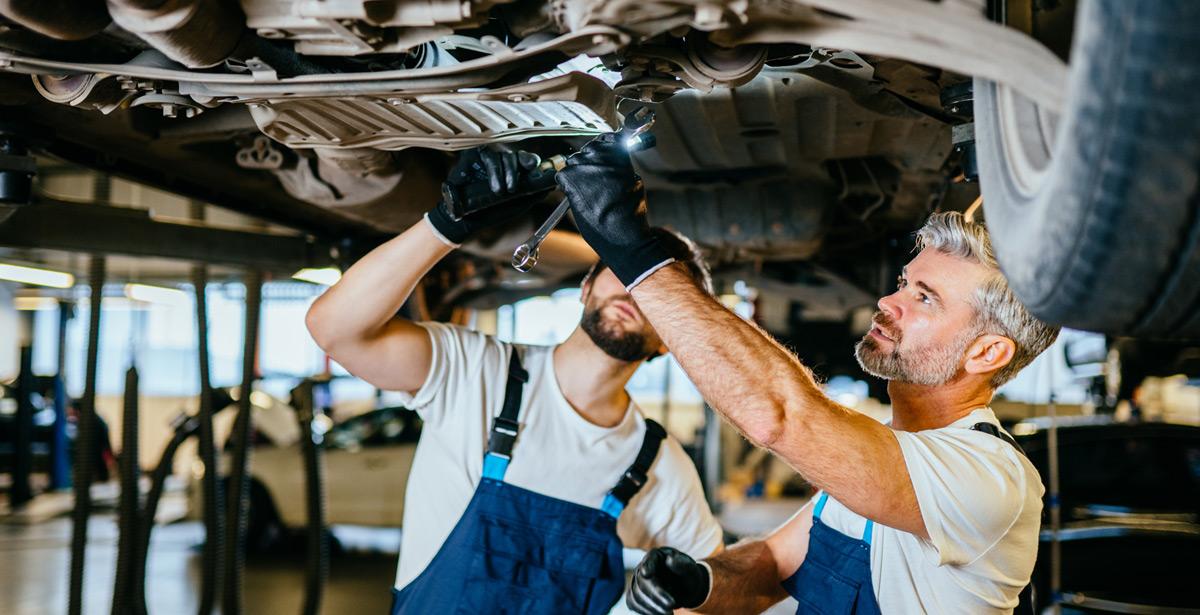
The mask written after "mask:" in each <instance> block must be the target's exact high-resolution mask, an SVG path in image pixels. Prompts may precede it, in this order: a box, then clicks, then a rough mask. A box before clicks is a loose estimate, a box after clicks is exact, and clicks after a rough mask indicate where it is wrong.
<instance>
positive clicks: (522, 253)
mask: <svg viewBox="0 0 1200 615" xmlns="http://www.w3.org/2000/svg"><path fill="white" fill-rule="evenodd" d="M537 262H538V249H537V248H536V247H532V248H531V247H529V244H527V243H523V244H521V245H519V246H517V249H516V250H513V256H512V266H513V269H516V270H517V271H520V272H521V273H529V271H530V270H531V269H533V268H534V266H536V265H537Z"/></svg>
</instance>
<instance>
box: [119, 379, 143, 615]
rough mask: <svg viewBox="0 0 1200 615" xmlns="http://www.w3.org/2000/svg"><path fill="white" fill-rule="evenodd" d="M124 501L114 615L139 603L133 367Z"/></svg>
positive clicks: (125, 419)
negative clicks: (136, 588) (137, 590)
mask: <svg viewBox="0 0 1200 615" xmlns="http://www.w3.org/2000/svg"><path fill="white" fill-rule="evenodd" d="M120 471H121V500H120V506H119V508H118V512H119V515H120V516H119V517H118V525H119V527H120V531H121V533H120V536H119V538H118V541H117V575H116V579H115V581H114V582H113V601H112V612H113V615H128V614H129V613H132V612H133V608H134V607H133V605H134V604H136V601H137V600H138V595H137V594H136V592H135V587H137V584H136V582H135V580H134V575H136V574H138V573H139V572H142V573H143V574H144V571H140V570H138V569H137V563H138V561H139V556H138V551H139V548H138V547H139V542H140V541H139V537H140V536H141V531H140V529H139V518H140V511H139V499H140V496H141V492H140V490H139V487H138V482H139V479H140V477H141V469H140V468H139V467H138V372H137V368H136V367H133V366H130V368H129V370H128V371H126V372H125V407H124V412H123V414H122V416H121V458H120Z"/></svg>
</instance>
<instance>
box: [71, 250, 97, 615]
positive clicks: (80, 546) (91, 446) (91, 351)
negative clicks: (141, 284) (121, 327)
mask: <svg viewBox="0 0 1200 615" xmlns="http://www.w3.org/2000/svg"><path fill="white" fill-rule="evenodd" d="M104 275H105V268H104V257H103V256H101V255H98V254H93V255H92V260H91V265H90V267H89V269H88V284H90V285H91V287H92V298H91V304H90V305H89V306H88V307H89V311H90V315H89V319H88V345H87V371H86V375H85V377H84V386H83V400H82V403H81V404H80V406H79V418H78V429H76V431H75V468H74V471H73V472H72V474H73V475H74V476H73V477H72V480H73V481H74V487H75V489H74V490H75V507H74V509H72V510H71V581H70V586H69V589H68V595H67V613H68V614H69V615H80V614H81V613H82V611H83V560H84V551H85V550H86V549H87V530H88V526H87V524H88V518H89V517H91V514H92V494H91V487H92V470H93V468H92V463H93V461H94V456H95V454H96V439H95V438H96V367H97V359H98V357H99V351H100V304H101V302H102V301H103V298H104Z"/></svg>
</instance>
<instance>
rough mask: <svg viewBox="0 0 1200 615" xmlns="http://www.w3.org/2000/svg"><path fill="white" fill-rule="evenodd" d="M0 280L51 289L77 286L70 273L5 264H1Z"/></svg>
mask: <svg viewBox="0 0 1200 615" xmlns="http://www.w3.org/2000/svg"><path fill="white" fill-rule="evenodd" d="M0 280H8V281H10V282H21V283H22V284H33V285H35V286H49V287H51V288H71V287H72V286H74V285H75V276H73V275H71V274H69V273H63V272H61V271H51V270H50V269H38V268H35V267H22V266H20V265H9V264H5V263H0Z"/></svg>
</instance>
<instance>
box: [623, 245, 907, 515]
mask: <svg viewBox="0 0 1200 615" xmlns="http://www.w3.org/2000/svg"><path fill="white" fill-rule="evenodd" d="M633 298H634V300H635V301H637V304H638V307H639V308H640V309H641V311H642V313H643V314H645V315H646V318H648V319H649V320H650V323H651V324H652V325H654V329H655V331H657V332H658V334H659V335H660V336H661V337H662V338H663V341H664V342H666V345H667V348H669V349H670V350H671V353H672V354H674V355H675V358H676V359H678V361H679V364H680V365H682V366H683V369H684V371H686V372H687V374H688V376H689V377H690V378H691V379H692V382H693V383H695V385H696V387H697V388H698V389H700V392H701V393H702V394H703V395H704V399H706V400H707V401H708V402H709V403H710V404H712V406H713V408H714V409H715V410H716V411H717V412H719V413H720V414H721V415H723V416H724V417H725V418H726V419H728V420H729V422H731V423H733V425H734V426H735V427H737V428H738V429H739V430H741V431H742V433H744V434H745V435H746V437H748V438H749V439H750V440H751V441H752V442H754V443H755V444H757V445H759V446H762V447H764V448H767V449H769V450H770V451H771V452H773V453H775V454H776V455H778V456H779V457H780V458H782V459H783V460H784V461H786V462H788V464H790V465H791V466H792V467H793V468H795V469H796V470H798V471H799V472H800V474H801V475H803V476H804V477H805V478H806V479H808V481H809V482H811V483H812V484H814V485H816V486H818V487H820V488H821V489H825V490H826V491H828V492H829V493H830V494H831V495H832V496H834V497H835V498H837V500H838V501H839V502H841V503H842V504H844V505H846V506H847V507H848V508H850V510H853V511H854V512H856V513H858V514H860V515H863V516H865V517H867V518H870V519H874V520H875V521H877V522H879V523H882V524H884V525H888V526H890V527H894V528H897V529H901V530H904V531H908V532H912V533H914V534H916V535H917V536H921V537H923V536H925V535H926V530H925V526H924V521H923V520H922V519H921V515H920V509H919V507H918V506H917V502H916V494H915V492H914V491H913V487H912V481H911V478H910V477H909V475H908V470H907V467H906V466H905V463H904V457H903V454H902V453H901V451H900V446H899V444H898V443H897V442H896V438H895V436H894V435H893V434H892V431H891V429H889V428H888V427H886V426H884V425H882V424H880V423H879V422H877V421H875V420H874V419H872V418H870V417H867V416H865V415H863V414H860V413H858V412H855V411H853V410H851V409H849V408H845V407H843V406H841V405H839V404H837V403H835V402H834V401H833V400H831V399H829V398H828V397H826V396H825V394H824V393H823V392H822V391H821V389H820V388H819V387H818V386H817V383H816V381H815V380H814V379H813V377H812V374H811V372H809V370H808V369H807V368H806V367H804V366H803V365H801V364H800V361H799V360H798V359H796V357H795V356H794V355H792V354H791V353H790V352H788V351H787V350H786V349H784V348H783V347H782V346H780V345H779V344H778V343H776V342H775V341H774V340H772V339H771V338H770V337H769V336H767V335H766V334H765V333H763V332H762V331H761V330H759V329H758V327H755V326H754V325H752V324H750V323H748V322H746V321H744V320H742V319H741V318H740V317H738V316H737V315H736V314H734V313H733V312H730V311H729V310H727V309H725V307H723V306H721V305H720V304H719V303H717V302H716V301H715V300H713V299H712V298H710V297H709V296H708V295H706V294H705V293H704V292H703V291H701V290H700V288H699V287H697V286H696V285H695V283H694V282H693V281H692V279H691V277H690V276H689V275H688V274H687V271H686V270H685V269H683V268H682V266H679V265H672V266H670V267H664V268H662V269H660V270H659V271H657V272H655V273H654V274H653V275H651V276H650V277H648V278H647V279H645V280H643V281H642V283H641V284H638V285H637V286H636V287H634V289H633Z"/></svg>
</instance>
